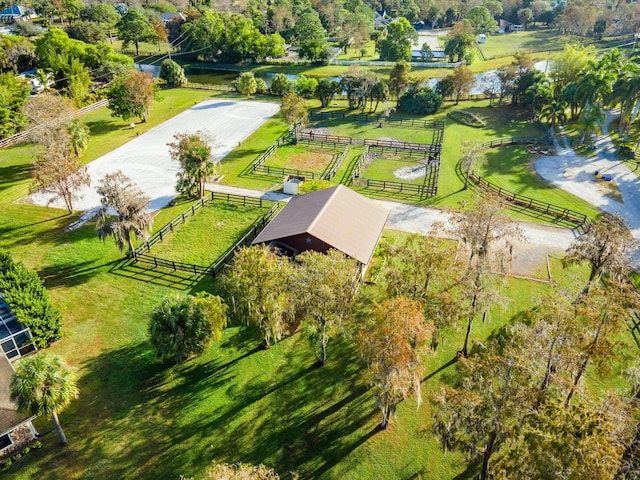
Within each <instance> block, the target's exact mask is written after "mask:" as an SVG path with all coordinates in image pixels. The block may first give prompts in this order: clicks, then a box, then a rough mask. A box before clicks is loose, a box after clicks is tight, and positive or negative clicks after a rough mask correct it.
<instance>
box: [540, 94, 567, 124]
mask: <svg viewBox="0 0 640 480" xmlns="http://www.w3.org/2000/svg"><path fill="white" fill-rule="evenodd" d="M567 107H568V104H567V102H565V101H564V100H557V99H551V100H550V101H549V102H547V103H545V104H544V105H542V106H541V107H540V112H539V113H540V118H541V119H545V120H546V121H547V123H548V124H549V127H553V126H554V125H555V124H557V123H559V124H563V123H564V122H566V121H567Z"/></svg>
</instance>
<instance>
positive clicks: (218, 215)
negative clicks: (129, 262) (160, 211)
mask: <svg viewBox="0 0 640 480" xmlns="http://www.w3.org/2000/svg"><path fill="white" fill-rule="evenodd" d="M271 206H272V205H267V204H265V206H264V207H262V208H260V207H248V206H244V205H237V204H232V203H224V202H211V203H209V204H207V205H206V206H205V207H204V208H203V209H201V210H199V211H198V213H197V214H196V215H195V216H194V217H192V218H191V219H189V220H187V223H186V224H184V225H180V226H179V227H176V229H175V231H174V232H173V234H171V235H168V236H167V237H165V239H164V240H163V241H162V242H160V243H158V244H157V245H155V246H154V247H153V248H152V249H151V252H149V255H153V256H155V257H160V258H164V259H167V260H173V261H176V262H183V263H191V264H195V265H202V266H204V267H206V266H209V265H211V264H212V263H213V262H214V261H215V260H217V259H218V257H219V256H220V255H222V254H223V253H224V252H225V251H226V250H227V248H229V247H230V246H231V245H234V244H235V243H236V242H237V241H238V240H240V239H241V238H242V236H243V235H244V234H245V233H246V232H247V231H248V230H249V227H251V225H252V224H253V223H254V222H255V221H256V220H258V219H259V218H260V217H262V216H263V215H265V214H266V213H267V212H268V211H269V209H270V208H271ZM213 239H215V241H213ZM185 246H188V248H185Z"/></svg>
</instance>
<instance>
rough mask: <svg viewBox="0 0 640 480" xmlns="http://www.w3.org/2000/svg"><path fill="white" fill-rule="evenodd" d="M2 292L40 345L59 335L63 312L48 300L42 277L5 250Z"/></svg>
mask: <svg viewBox="0 0 640 480" xmlns="http://www.w3.org/2000/svg"><path fill="white" fill-rule="evenodd" d="M0 292H2V294H3V296H4V299H5V301H6V302H7V304H8V305H9V308H11V311H12V312H13V313H14V314H15V315H16V317H17V318H18V321H19V322H20V323H22V324H23V325H24V326H25V327H28V328H29V330H30V331H31V334H32V335H33V338H34V340H35V343H36V345H37V346H38V347H41V348H42V347H46V346H47V345H49V344H50V343H51V342H54V341H56V340H58V339H59V338H60V336H61V331H62V315H60V312H58V310H57V309H56V308H55V307H54V306H53V304H52V303H51V301H50V300H49V295H48V293H47V290H46V289H45V288H44V285H43V283H42V280H41V279H40V277H38V274H37V273H35V272H32V271H31V270H29V269H27V268H26V267H25V266H24V265H23V264H22V263H19V262H14V261H13V259H12V258H11V257H10V256H9V255H8V254H7V253H4V252H0Z"/></svg>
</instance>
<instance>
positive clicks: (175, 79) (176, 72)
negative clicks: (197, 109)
mask: <svg viewBox="0 0 640 480" xmlns="http://www.w3.org/2000/svg"><path fill="white" fill-rule="evenodd" d="M160 78H161V79H162V80H164V81H165V82H167V85H169V86H170V87H179V86H181V85H184V84H185V83H187V77H186V76H185V74H184V69H183V68H182V67H181V66H180V65H178V64H177V63H176V62H174V61H173V60H169V59H166V60H165V61H164V62H162V67H160Z"/></svg>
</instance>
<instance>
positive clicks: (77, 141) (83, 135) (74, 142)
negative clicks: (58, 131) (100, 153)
mask: <svg viewBox="0 0 640 480" xmlns="http://www.w3.org/2000/svg"><path fill="white" fill-rule="evenodd" d="M67 131H68V132H69V139H70V141H71V148H72V149H73V153H74V154H75V156H76V157H79V156H80V153H82V150H84V149H85V148H87V145H89V139H90V138H91V131H90V130H89V127H87V126H86V125H85V124H84V122H82V120H80V119H77V118H76V119H75V120H71V122H69V125H68V127H67Z"/></svg>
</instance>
